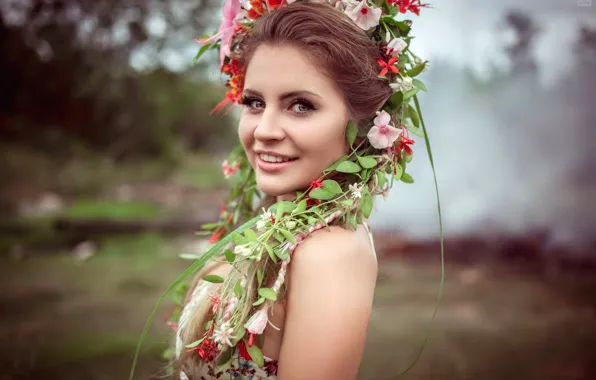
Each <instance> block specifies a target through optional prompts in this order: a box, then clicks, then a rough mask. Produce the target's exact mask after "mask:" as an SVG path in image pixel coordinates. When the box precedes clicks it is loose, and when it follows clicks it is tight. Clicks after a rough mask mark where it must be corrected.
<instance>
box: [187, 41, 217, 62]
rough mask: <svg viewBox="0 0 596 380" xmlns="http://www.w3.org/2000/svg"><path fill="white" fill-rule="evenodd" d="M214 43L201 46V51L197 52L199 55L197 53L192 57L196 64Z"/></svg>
mask: <svg viewBox="0 0 596 380" xmlns="http://www.w3.org/2000/svg"><path fill="white" fill-rule="evenodd" d="M211 46H212V45H203V46H201V48H200V49H199V52H198V53H197V55H195V57H194V58H193V59H192V63H193V64H195V63H197V61H198V60H199V58H201V56H202V55H203V54H205V52H206V51H207V50H209V48H211Z"/></svg>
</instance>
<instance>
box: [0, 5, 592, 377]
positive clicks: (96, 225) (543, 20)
mask: <svg viewBox="0 0 596 380" xmlns="http://www.w3.org/2000/svg"><path fill="white" fill-rule="evenodd" d="M221 5H222V1H219V0H169V1H162V0H151V1H138V0H137V1H135V0H78V1H75V0H0V15H1V17H0V52H1V55H0V57H1V58H0V83H1V88H2V91H1V94H0V215H1V218H0V261H1V264H0V284H1V288H0V289H1V292H0V309H1V310H2V312H1V314H0V379H98V380H99V379H121V378H126V377H127V376H128V371H129V369H130V365H131V361H132V357H133V354H134V349H135V346H136V343H137V340H138V338H139V335H140V332H141V329H142V326H143V325H144V323H145V321H146V318H147V317H148V315H149V313H150V310H151V308H152V306H153V304H154V303H155V302H156V301H157V299H158V297H159V296H160V294H161V293H162V292H163V291H164V290H165V289H166V288H167V286H168V285H169V284H170V283H171V282H172V281H173V280H174V279H175V278H176V276H177V275H178V274H179V273H180V272H181V271H182V270H183V269H185V268H186V266H187V265H188V264H189V261H186V260H183V259H181V258H180V257H178V255H179V254H180V253H196V252H199V251H200V246H201V244H200V242H199V240H198V238H197V237H196V236H195V235H194V234H193V233H194V231H196V230H197V229H198V227H199V226H200V224H201V223H204V222H208V221H212V220H213V219H214V218H216V217H217V215H218V212H219V207H220V205H221V201H222V199H223V198H224V197H225V196H226V181H225V179H224V177H223V175H222V174H221V161H222V160H223V159H224V158H225V157H226V155H227V153H228V151H229V149H230V148H231V147H232V146H234V145H235V144H236V142H237V138H236V134H235V122H236V117H237V113H234V112H232V113H231V114H230V115H228V116H227V117H210V116H209V110H210V109H211V108H212V107H213V106H214V105H215V104H217V102H218V101H219V100H221V98H222V97H223V94H224V88H223V86H222V84H223V83H222V80H221V79H222V78H221V77H220V75H219V73H218V68H217V58H216V56H215V55H214V54H211V55H209V54H208V55H205V56H204V57H203V59H202V60H201V62H200V63H198V64H195V65H193V64H192V63H191V62H192V58H193V57H194V55H195V54H196V52H197V50H198V45H197V44H196V43H195V42H194V41H193V38H194V37H196V36H199V35H201V34H203V33H210V34H211V33H213V32H214V31H215V30H217V26H218V23H219V15H220V14H221ZM432 5H433V9H423V12H422V16H421V17H420V18H415V19H414V25H413V28H414V31H413V33H414V35H416V36H417V37H416V39H415V40H414V42H413V50H414V51H415V52H416V53H417V54H418V55H420V56H421V57H423V58H425V59H428V60H430V68H429V70H428V71H427V72H426V73H424V74H423V75H422V77H421V79H422V80H423V81H424V82H425V83H426V85H427V87H428V89H429V92H428V93H423V94H422V95H421V101H422V103H423V104H422V107H423V110H424V117H425V121H426V124H427V128H428V129H429V134H430V139H431V143H432V147H433V151H434V159H435V163H436V168H437V176H438V181H439V187H440V192H441V201H442V208H443V223H444V232H445V258H446V275H447V279H446V284H445V293H444V297H443V301H442V303H441V306H440V309H439V313H438V315H437V318H436V320H435V321H434V322H432V323H431V322H430V318H431V316H432V312H433V308H434V306H435V303H436V296H437V293H438V290H439V279H440V269H441V268H440V254H439V252H440V250H439V228H438V218H437V211H436V207H437V205H436V200H435V195H434V187H433V183H432V173H431V171H430V166H429V161H428V158H427V156H426V152H425V148H424V142H423V141H422V140H418V141H417V144H416V145H415V146H416V147H417V150H416V155H417V159H415V160H414V161H413V162H412V165H410V166H408V168H409V169H410V170H411V173H412V175H413V177H414V178H415V181H416V182H415V184H412V185H407V184H404V183H400V184H397V185H396V186H395V187H394V189H393V190H392V192H391V193H390V194H389V196H388V198H387V199H385V200H382V199H380V200H379V202H378V203H377V205H376V208H375V211H374V214H373V217H372V224H373V229H374V233H375V239H376V245H377V251H378V256H379V266H380V273H379V281H378V285H377V293H376V299H375V306H374V311H373V316H372V321H371V325H370V329H369V339H368V343H367V347H366V351H365V355H364V359H363V362H362V367H361V371H360V377H359V378H360V379H371V380H374V379H395V378H397V376H398V375H399V373H400V372H402V371H403V370H404V369H406V368H407V367H408V365H409V364H410V363H412V361H413V360H414V359H415V358H416V355H417V353H418V350H419V349H420V346H421V344H422V342H423V340H424V337H425V334H426V333H427V332H428V331H431V332H432V336H431V340H430V341H429V343H428V345H427V346H426V348H425V351H424V353H423V355H422V357H421V359H420V362H419V363H418V364H417V365H416V366H415V367H414V368H413V369H412V370H411V371H410V372H409V373H408V375H406V376H404V378H411V379H475V380H476V379H483V380H484V379H486V380H490V379H577V380H580V379H581V380H584V379H586V380H587V379H594V378H596V364H595V363H596V361H595V359H596V300H595V299H594V294H595V290H596V276H594V274H595V273H596V234H595V233H594V232H595V227H596V204H595V201H596V172H595V171H594V169H593V165H594V163H595V160H594V158H595V157H596V154H595V153H594V152H595V150H596V129H595V128H594V127H595V122H596V107H595V104H596V103H595V102H594V96H596V90H595V88H596V4H592V1H591V0H525V1H524V2H523V3H522V2H519V1H514V0H500V1H493V0H449V1H448V0H436V1H433V2H432ZM414 17H415V16H414ZM167 309H168V302H165V303H164V305H163V306H162V307H161V309H160V313H159V315H161V314H163V313H165V312H167ZM168 339H169V331H168V328H167V327H166V326H165V325H164V324H163V323H162V322H161V320H160V318H157V319H156V321H155V323H154V324H153V325H152V328H151V333H150V336H149V338H148V340H147V343H146V344H145V345H144V347H143V350H142V356H141V361H140V367H139V369H138V371H137V378H139V379H148V378H150V377H152V376H155V377H159V376H163V375H164V367H165V362H164V361H162V360H161V359H160V355H161V353H162V351H163V350H164V349H165V348H166V346H167V342H168Z"/></svg>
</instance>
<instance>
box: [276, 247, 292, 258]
mask: <svg viewBox="0 0 596 380" xmlns="http://www.w3.org/2000/svg"><path fill="white" fill-rule="evenodd" d="M275 254H276V255H277V257H279V258H280V259H281V260H287V259H288V258H289V257H290V254H289V252H288V250H287V249H285V250H282V249H276V250H275Z"/></svg>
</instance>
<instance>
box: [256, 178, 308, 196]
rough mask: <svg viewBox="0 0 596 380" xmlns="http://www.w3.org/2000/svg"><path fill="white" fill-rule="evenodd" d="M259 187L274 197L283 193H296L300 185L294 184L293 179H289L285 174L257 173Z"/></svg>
mask: <svg viewBox="0 0 596 380" xmlns="http://www.w3.org/2000/svg"><path fill="white" fill-rule="evenodd" d="M256 179H257V187H258V188H259V189H260V190H261V191H262V192H264V193H265V194H267V195H269V196H272V197H279V196H281V195H289V194H291V195H295V194H296V191H298V189H299V187H298V186H294V185H295V184H294V183H292V182H293V181H290V180H288V179H287V178H285V176H279V177H276V176H269V175H267V174H265V175H262V174H259V173H257V178H256Z"/></svg>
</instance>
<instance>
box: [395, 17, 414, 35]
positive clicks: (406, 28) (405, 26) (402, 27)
mask: <svg viewBox="0 0 596 380" xmlns="http://www.w3.org/2000/svg"><path fill="white" fill-rule="evenodd" d="M410 25H412V20H403V21H398V22H397V27H398V28H399V31H400V32H402V33H403V34H404V35H407V34H408V33H410V29H411V26H410Z"/></svg>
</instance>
